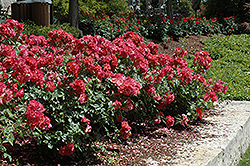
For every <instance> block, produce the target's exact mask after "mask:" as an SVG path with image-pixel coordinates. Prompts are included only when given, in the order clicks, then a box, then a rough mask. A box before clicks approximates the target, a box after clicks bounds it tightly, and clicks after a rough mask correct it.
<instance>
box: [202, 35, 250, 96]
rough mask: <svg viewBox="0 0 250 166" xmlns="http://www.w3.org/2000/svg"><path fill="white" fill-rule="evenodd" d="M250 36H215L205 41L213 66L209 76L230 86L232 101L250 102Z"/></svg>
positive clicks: (205, 48)
mask: <svg viewBox="0 0 250 166" xmlns="http://www.w3.org/2000/svg"><path fill="white" fill-rule="evenodd" d="M249 41H250V36H249V34H241V35H230V36H214V37H212V38H211V40H204V41H203V43H204V44H205V46H204V48H203V49H204V50H208V51H209V53H210V56H211V58H212V59H213V65H212V67H211V68H210V71H209V73H208V76H209V77H211V78H213V79H217V78H221V79H222V80H224V81H225V82H227V84H228V85H229V91H228V92H229V93H228V94H229V95H228V96H227V99H230V100H250V96H249V92H250V89H249V88H250V86H249V82H250V79H249V71H250V66H249V64H250V61H249V57H248V56H249V54H250V43H249Z"/></svg>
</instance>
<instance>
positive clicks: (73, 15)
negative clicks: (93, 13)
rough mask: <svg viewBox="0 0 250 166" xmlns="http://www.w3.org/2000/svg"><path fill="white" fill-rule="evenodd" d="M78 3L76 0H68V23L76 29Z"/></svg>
mask: <svg viewBox="0 0 250 166" xmlns="http://www.w3.org/2000/svg"><path fill="white" fill-rule="evenodd" d="M78 15H79V4H78V0H70V1H69V23H70V25H71V26H72V27H75V28H77V29H78Z"/></svg>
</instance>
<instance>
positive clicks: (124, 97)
mask: <svg viewBox="0 0 250 166" xmlns="http://www.w3.org/2000/svg"><path fill="white" fill-rule="evenodd" d="M22 32H23V25H22V24H20V23H18V22H17V21H14V20H8V21H6V23H4V24H2V25H0V36H1V38H0V41H1V45H0V47H1V49H0V57H1V68H0V72H1V75H0V76H1V81H0V92H1V93H0V94H1V98H0V107H1V110H2V111H1V113H0V115H1V121H0V130H1V132H0V133H1V135H0V142H1V144H0V145H1V147H0V149H1V152H3V154H4V156H5V157H7V156H8V153H7V149H6V147H7V146H8V145H13V144H14V143H15V140H16V139H17V137H21V138H22V137H27V136H28V135H29V136H32V137H34V138H35V139H36V140H37V143H38V144H40V145H45V146H46V147H47V148H48V149H52V150H53V151H54V152H55V154H56V155H57V156H58V157H60V155H61V156H65V155H66V156H68V155H70V156H71V157H73V158H78V157H80V158H84V157H88V154H87V152H90V151H91V152H94V151H95V150H94V149H93V148H92V143H94V141H95V140H98V139H100V138H102V137H103V136H108V137H111V138H113V139H122V138H123V139H126V138H128V137H130V135H131V134H132V133H133V131H136V130H137V129H138V128H139V127H140V125H138V124H144V125H157V124H160V123H163V124H165V125H166V126H167V127H171V126H173V125H177V124H180V125H186V124H187V122H188V121H192V120H194V119H197V118H198V119H201V118H202V112H203V110H204V109H205V108H207V107H208V106H209V105H210V104H211V103H212V102H213V101H217V94H220V93H222V92H223V93H225V92H226V91H227V85H225V84H224V82H223V81H221V80H216V81H215V80H212V79H211V78H205V77H204V73H206V71H207V70H208V69H209V68H210V66H211V61H212V59H211V58H210V57H209V54H208V52H207V51H199V52H197V53H196V54H195V55H194V59H193V62H192V63H190V64H188V63H187V61H186V59H185V55H186V54H187V52H186V51H184V50H183V49H176V51H175V54H174V55H172V56H169V55H165V54H158V53H157V51H158V46H157V45H156V44H154V43H148V44H145V43H144V40H143V37H140V36H139V35H138V34H137V33H133V32H127V33H125V34H123V35H121V36H119V37H118V38H116V39H115V40H113V41H112V42H111V41H109V40H107V39H106V38H104V37H101V36H99V35H96V36H90V35H87V36H83V38H81V39H76V38H74V37H73V36H72V35H71V34H68V33H66V32H65V31H63V30H61V29H60V30H54V31H50V32H49V34H48V36H49V38H48V39H46V38H45V37H43V36H35V35H31V36H30V37H27V36H26V35H25V34H23V33H22ZM41 150H42V149H41ZM59 154H60V155H59Z"/></svg>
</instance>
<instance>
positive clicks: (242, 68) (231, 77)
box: [203, 34, 250, 166]
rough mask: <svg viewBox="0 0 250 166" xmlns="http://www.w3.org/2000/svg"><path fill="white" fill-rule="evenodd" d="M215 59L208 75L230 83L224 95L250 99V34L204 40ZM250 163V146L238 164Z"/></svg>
mask: <svg viewBox="0 0 250 166" xmlns="http://www.w3.org/2000/svg"><path fill="white" fill-rule="evenodd" d="M203 42H204V43H205V47H204V50H207V51H208V52H209V53H210V55H211V57H212V58H213V59H214V60H213V64H212V66H211V68H210V69H209V72H208V75H209V76H210V77H212V78H213V79H214V80H218V79H221V80H223V81H225V83H226V84H228V88H229V90H228V93H227V95H225V96H222V97H223V98H224V99H230V100H250V57H249V56H250V35H247V34H242V35H231V36H225V37H218V36H217V37H216V36H214V37H212V39H211V40H207V41H203ZM249 165H250V146H249V147H248V149H247V151H246V152H245V154H244V155H243V156H242V158H241V160H240V162H239V164H238V166H249Z"/></svg>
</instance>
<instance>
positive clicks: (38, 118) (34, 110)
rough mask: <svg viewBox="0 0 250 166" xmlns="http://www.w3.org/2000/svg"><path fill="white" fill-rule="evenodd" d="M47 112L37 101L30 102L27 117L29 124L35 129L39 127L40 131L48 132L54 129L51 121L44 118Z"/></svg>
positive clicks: (26, 112)
mask: <svg viewBox="0 0 250 166" xmlns="http://www.w3.org/2000/svg"><path fill="white" fill-rule="evenodd" d="M44 111H45V109H44V107H43V105H42V104H41V103H40V102H39V101H36V100H30V101H29V105H28V106H27V107H26V111H25V116H26V117H27V124H28V125H29V126H30V127H31V128H32V129H33V128H35V127H39V128H40V129H44V130H48V129H49V128H51V127H52V125H51V123H50V119H49V118H48V117H47V116H44V114H43V112H44Z"/></svg>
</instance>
